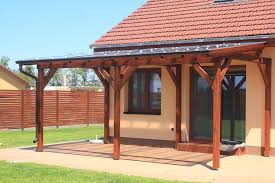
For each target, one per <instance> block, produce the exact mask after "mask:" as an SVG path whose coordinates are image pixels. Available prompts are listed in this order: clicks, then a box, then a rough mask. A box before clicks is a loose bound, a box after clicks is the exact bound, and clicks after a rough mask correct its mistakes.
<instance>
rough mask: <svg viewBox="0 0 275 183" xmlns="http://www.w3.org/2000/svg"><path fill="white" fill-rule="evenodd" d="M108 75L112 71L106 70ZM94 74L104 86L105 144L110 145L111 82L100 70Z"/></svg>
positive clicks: (96, 69) (95, 69) (96, 70)
mask: <svg viewBox="0 0 275 183" xmlns="http://www.w3.org/2000/svg"><path fill="white" fill-rule="evenodd" d="M106 71H107V72H108V74H110V69H109V68H108V69H106ZM94 72H95V73H96V75H97V76H98V78H99V79H100V81H101V83H102V84H103V86H104V144H108V143H109V142H110V137H109V136H110V127H109V120H110V84H109V82H108V81H107V80H106V79H105V78H104V77H103V75H102V74H101V72H100V71H99V69H98V68H94Z"/></svg>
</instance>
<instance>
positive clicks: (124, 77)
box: [17, 42, 271, 169]
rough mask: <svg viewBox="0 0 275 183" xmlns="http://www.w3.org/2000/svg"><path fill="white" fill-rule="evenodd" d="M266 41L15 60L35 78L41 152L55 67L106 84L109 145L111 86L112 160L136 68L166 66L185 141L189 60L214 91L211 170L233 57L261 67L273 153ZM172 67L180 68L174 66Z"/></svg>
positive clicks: (178, 137)
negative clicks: (124, 92)
mask: <svg viewBox="0 0 275 183" xmlns="http://www.w3.org/2000/svg"><path fill="white" fill-rule="evenodd" d="M265 46H266V44H265V42H251V43H228V44H211V45H199V46H182V47H169V48H168V47H167V48H154V49H149V48H147V49H135V50H125V51H105V52H100V53H95V54H94V55H91V56H87V57H72V58H58V59H57V58H56V59H40V60H24V61H17V64H19V67H20V71H21V72H22V73H24V74H26V75H28V76H30V77H32V78H34V79H35V80H36V127H37V151H38V152H42V151H43V148H44V146H43V127H44V125H43V110H44V109H43V90H44V88H45V86H46V85H47V84H48V82H49V81H50V79H51V78H52V76H53V75H54V74H55V72H56V71H57V69H60V68H88V69H94V71H95V73H96V74H97V76H98V78H99V79H100V80H101V82H102V84H103V85H104V87H105V97H104V105H105V109H104V142H105V143H109V141H110V138H109V97H110V96H109V94H110V93H109V90H110V87H112V88H113V90H114V137H113V144H114V151H113V158H114V159H115V160H118V159H119V158H120V114H121V112H120V91H121V88H122V87H123V86H124V85H125V83H127V81H128V80H129V78H130V77H131V76H132V74H133V73H134V72H135V70H136V69H137V68H138V67H140V66H144V65H157V66H165V67H166V69H167V71H168V73H169V75H170V76H171V79H172V81H173V83H174V84H175V87H176V99H175V101H176V113H175V115H176V122H175V123H176V137H175V139H176V140H175V144H178V143H180V142H181V78H182V77H181V74H182V73H181V67H182V64H191V65H192V66H193V67H194V69H195V70H196V71H197V73H198V74H199V75H200V76H201V77H202V78H204V79H205V80H206V81H207V82H208V84H209V85H210V86H211V88H212V90H213V169H218V168H219V167H220V136H221V131H220V126H221V84H222V81H223V78H224V76H225V74H226V72H227V71H228V69H229V67H230V64H231V61H232V60H233V59H238V60H242V61H247V62H253V63H255V64H257V65H258V68H259V70H260V73H261V75H262V78H263V81H264V84H265V145H264V155H265V156H269V154H270V128H271V59H270V58H264V57H261V53H262V50H263V49H264V47H265ZM202 63H208V64H213V66H215V68H216V74H215V76H214V77H213V78H212V77H210V75H209V74H208V73H207V71H206V70H204V68H203V67H202V66H201V64H202ZM24 65H36V66H37V70H38V76H37V77H36V76H32V75H30V74H28V73H26V72H25V71H24V69H23V66H24ZM173 68H176V69H175V70H174V69H173ZM162 110H165V109H162Z"/></svg>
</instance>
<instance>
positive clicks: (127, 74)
mask: <svg viewBox="0 0 275 183" xmlns="http://www.w3.org/2000/svg"><path fill="white" fill-rule="evenodd" d="M136 69H137V67H136V66H126V68H125V70H124V73H123V74H121V75H122V78H121V81H120V83H119V89H121V88H122V87H123V86H124V85H125V84H126V82H128V80H129V79H130V77H131V76H132V75H133V73H134V72H135V70H136Z"/></svg>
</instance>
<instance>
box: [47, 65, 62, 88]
mask: <svg viewBox="0 0 275 183" xmlns="http://www.w3.org/2000/svg"><path fill="white" fill-rule="evenodd" d="M62 76H63V73H62V70H60V69H58V70H57V71H56V72H55V74H54V76H53V77H52V79H51V81H50V83H49V85H50V86H62V79H63V78H62Z"/></svg>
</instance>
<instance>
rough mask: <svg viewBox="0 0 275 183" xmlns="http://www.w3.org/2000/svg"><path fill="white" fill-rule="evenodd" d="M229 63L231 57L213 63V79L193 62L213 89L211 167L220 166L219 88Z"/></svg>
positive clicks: (216, 167)
mask: <svg viewBox="0 0 275 183" xmlns="http://www.w3.org/2000/svg"><path fill="white" fill-rule="evenodd" d="M230 63H231V59H224V62H223V64H222V63H221V62H219V63H215V67H216V74H215V77H214V80H212V79H211V78H210V76H209V75H208V74H207V72H206V71H205V70H204V69H203V68H202V67H201V66H200V65H199V64H193V67H194V69H195V70H196V71H197V73H198V74H199V75H200V76H201V77H202V78H203V79H205V80H206V81H207V82H208V84H209V86H210V87H211V88H212V90H213V169H219V168H220V139H221V90H222V80H223V78H224V76H225V74H226V72H227V71H228V69H229V66H230Z"/></svg>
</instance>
